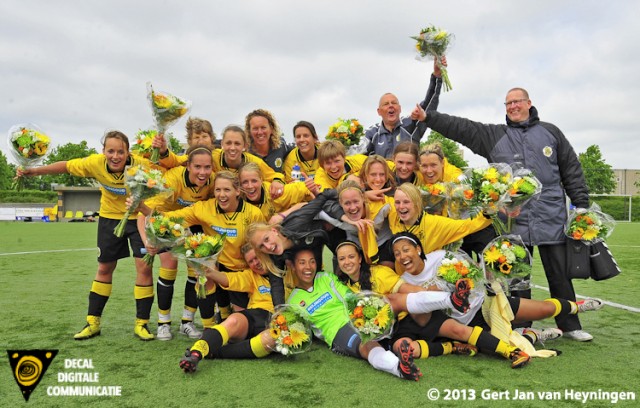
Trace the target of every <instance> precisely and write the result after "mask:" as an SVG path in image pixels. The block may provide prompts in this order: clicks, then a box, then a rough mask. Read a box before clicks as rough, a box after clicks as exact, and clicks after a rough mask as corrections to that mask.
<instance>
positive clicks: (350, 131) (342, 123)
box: [325, 118, 364, 148]
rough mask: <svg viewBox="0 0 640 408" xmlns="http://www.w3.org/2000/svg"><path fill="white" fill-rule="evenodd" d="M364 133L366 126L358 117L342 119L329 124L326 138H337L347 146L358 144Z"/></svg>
mask: <svg viewBox="0 0 640 408" xmlns="http://www.w3.org/2000/svg"><path fill="white" fill-rule="evenodd" d="M363 135H364V128H363V127H362V125H361V124H360V122H359V121H358V119H342V118H338V121H337V122H335V123H334V124H333V125H331V126H329V132H328V133H327V135H326V136H325V139H326V140H337V141H339V142H340V143H342V144H343V145H344V146H345V147H346V148H349V147H350V146H357V145H358V144H359V143H360V139H361V138H362V136H363Z"/></svg>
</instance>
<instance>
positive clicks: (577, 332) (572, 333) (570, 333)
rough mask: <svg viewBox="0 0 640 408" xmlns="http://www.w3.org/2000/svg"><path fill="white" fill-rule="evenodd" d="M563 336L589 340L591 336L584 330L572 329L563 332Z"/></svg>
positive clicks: (591, 338)
mask: <svg viewBox="0 0 640 408" xmlns="http://www.w3.org/2000/svg"><path fill="white" fill-rule="evenodd" d="M563 336H564V337H566V338H568V339H571V340H575V341H591V340H593V336H592V335H590V334H589V333H587V332H586V331H584V330H572V331H567V332H564V333H563Z"/></svg>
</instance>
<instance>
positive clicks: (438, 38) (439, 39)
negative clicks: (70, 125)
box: [411, 25, 454, 92]
mask: <svg viewBox="0 0 640 408" xmlns="http://www.w3.org/2000/svg"><path fill="white" fill-rule="evenodd" d="M411 38H413V39H414V40H416V50H417V51H418V54H419V57H417V58H418V59H419V60H422V61H425V60H426V57H435V58H436V63H437V64H438V66H439V67H440V71H441V72H442V82H443V84H444V90H445V92H447V91H450V90H452V89H453V88H452V87H451V81H449V74H448V73H447V69H446V68H445V67H444V66H443V65H442V63H441V62H440V59H441V58H442V56H443V55H446V54H447V49H448V48H449V46H450V45H451V43H452V41H453V38H454V37H453V34H451V33H448V32H447V31H445V30H443V29H441V28H437V27H435V26H434V25H430V26H428V27H426V28H423V29H422V30H420V34H418V35H417V36H415V37H411Z"/></svg>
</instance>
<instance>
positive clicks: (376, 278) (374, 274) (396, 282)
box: [346, 265, 404, 295]
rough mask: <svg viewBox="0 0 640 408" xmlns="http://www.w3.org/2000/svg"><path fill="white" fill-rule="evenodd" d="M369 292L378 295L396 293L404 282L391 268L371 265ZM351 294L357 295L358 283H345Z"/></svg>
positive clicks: (359, 289)
mask: <svg viewBox="0 0 640 408" xmlns="http://www.w3.org/2000/svg"><path fill="white" fill-rule="evenodd" d="M370 268H371V279H370V280H371V290H372V291H373V292H375V293H378V294H380V295H388V294H389V293H397V292H398V290H399V289H400V286H402V284H403V283H404V280H402V278H400V276H399V275H398V274H397V273H396V272H395V271H394V270H393V269H391V268H389V267H386V266H384V265H371V267H370ZM346 285H347V286H348V287H349V289H351V290H352V291H353V292H355V293H358V292H360V291H361V290H362V289H361V288H360V282H355V283H351V282H347V284H346Z"/></svg>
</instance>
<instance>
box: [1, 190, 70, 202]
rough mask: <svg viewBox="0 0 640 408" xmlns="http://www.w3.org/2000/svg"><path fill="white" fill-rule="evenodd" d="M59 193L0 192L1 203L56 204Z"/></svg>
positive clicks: (34, 191) (36, 191)
mask: <svg viewBox="0 0 640 408" xmlns="http://www.w3.org/2000/svg"><path fill="white" fill-rule="evenodd" d="M57 201H58V193H56V192H55V191H38V190H31V191H29V190H22V191H15V190H0V203H55V202H57Z"/></svg>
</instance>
